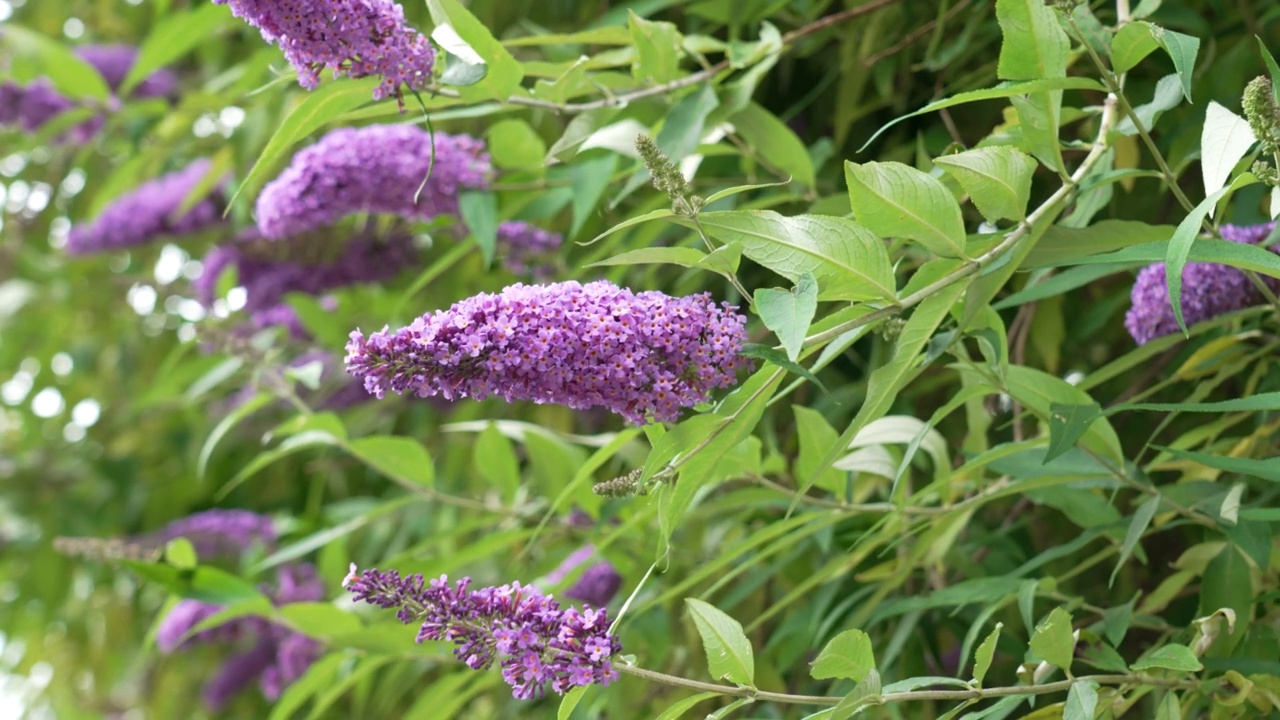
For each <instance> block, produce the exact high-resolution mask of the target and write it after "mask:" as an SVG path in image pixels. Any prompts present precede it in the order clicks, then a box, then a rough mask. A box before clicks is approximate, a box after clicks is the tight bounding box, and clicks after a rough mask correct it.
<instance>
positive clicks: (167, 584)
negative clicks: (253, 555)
mask: <svg viewBox="0 0 1280 720" xmlns="http://www.w3.org/2000/svg"><path fill="white" fill-rule="evenodd" d="M121 564H123V565H124V566H125V567H127V568H129V569H131V570H133V571H134V572H135V573H137V574H138V575H139V576H140V577H142V578H143V579H144V580H147V581H149V582H153V583H156V584H157V585H160V586H161V587H164V588H165V589H166V590H168V591H169V592H171V593H173V594H175V595H179V596H181V597H184V598H190V599H192V600H199V601H200V602H206V603H211V604H214V605H228V604H231V603H235V602H240V601H244V600H249V601H254V602H257V601H260V600H266V598H264V597H263V596H262V593H260V592H258V588H256V587H254V585H253V583H251V582H249V581H247V580H243V579H241V578H239V577H236V576H235V575H232V574H231V573H229V572H227V571H226V570H220V569H218V568H215V567H208V566H204V565H201V566H199V567H196V568H194V569H182V568H178V567H174V566H173V565H160V564H155V563H146V562H138V561H135V560H122V561H121ZM258 606H259V607H260V606H261V605H258Z"/></svg>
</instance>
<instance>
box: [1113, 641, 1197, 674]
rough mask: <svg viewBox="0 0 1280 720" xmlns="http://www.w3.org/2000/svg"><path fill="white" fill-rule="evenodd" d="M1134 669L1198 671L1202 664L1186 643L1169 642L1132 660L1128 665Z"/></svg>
mask: <svg viewBox="0 0 1280 720" xmlns="http://www.w3.org/2000/svg"><path fill="white" fill-rule="evenodd" d="M1130 667H1131V668H1132V669H1134V670H1156V669H1160V670H1179V671H1182V672H1199V671H1201V670H1203V669H1204V665H1202V664H1201V663H1200V660H1199V659H1198V658H1197V657H1196V656H1195V654H1194V653H1192V652H1191V648H1189V647H1187V646H1186V645H1178V644H1177V643H1170V644H1168V645H1162V646H1160V647H1158V648H1155V649H1154V650H1151V651H1150V652H1148V653H1145V654H1144V655H1143V656H1142V657H1140V658H1138V659H1137V660H1136V661H1134V663H1133V665H1131V666H1130Z"/></svg>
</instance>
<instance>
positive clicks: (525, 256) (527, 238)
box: [498, 221, 564, 280]
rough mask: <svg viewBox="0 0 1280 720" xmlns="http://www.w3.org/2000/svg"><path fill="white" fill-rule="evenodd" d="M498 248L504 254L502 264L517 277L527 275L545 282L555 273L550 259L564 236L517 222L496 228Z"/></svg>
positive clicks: (562, 242) (510, 222)
mask: <svg viewBox="0 0 1280 720" xmlns="http://www.w3.org/2000/svg"><path fill="white" fill-rule="evenodd" d="M498 243H499V247H500V248H501V249H502V251H503V252H504V253H505V257H503V260H502V265H503V267H505V268H506V269H508V270H510V271H511V272H513V273H515V274H517V275H526V274H527V275H530V276H532V277H533V278H534V279H536V280H546V279H547V278H549V277H551V275H552V273H553V272H554V270H555V266H554V265H552V262H551V261H552V259H553V258H554V254H555V252H556V251H557V250H559V249H560V246H561V245H562V244H564V236H562V235H560V234H559V233H553V232H550V231H547V230H543V229H542V228H540V227H536V226H534V225H530V224H529V223H525V222H519V221H508V222H504V223H502V224H501V225H499V226H498Z"/></svg>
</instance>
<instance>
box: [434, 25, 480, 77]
mask: <svg viewBox="0 0 1280 720" xmlns="http://www.w3.org/2000/svg"><path fill="white" fill-rule="evenodd" d="M431 40H432V41H433V42H434V43H435V44H436V47H438V48H440V49H441V50H444V72H443V73H441V75H440V83H441V84H443V85H452V86H455V87H466V86H468V85H475V84H476V83H478V82H480V81H481V80H483V79H484V78H485V77H486V76H487V75H488V74H489V65H488V63H486V62H485V61H484V58H483V57H481V56H480V54H479V53H477V52H476V51H475V48H473V47H471V45H470V43H468V42H467V41H466V40H463V39H462V38H461V37H459V35H458V31H457V30H455V29H454V28H453V26H452V25H449V24H448V23H445V24H441V25H437V26H436V28H435V29H434V30H432V31H431Z"/></svg>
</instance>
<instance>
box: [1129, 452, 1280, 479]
mask: <svg viewBox="0 0 1280 720" xmlns="http://www.w3.org/2000/svg"><path fill="white" fill-rule="evenodd" d="M1152 447H1153V448H1155V449H1156V450H1160V451H1162V452H1167V453H1169V454H1170V455H1173V456H1174V457H1176V458H1181V459H1183V460H1190V461H1191V462H1194V463H1199V464H1200V465H1204V466H1205V467H1211V468H1214V469H1215V470H1222V471H1223V472H1229V473H1235V474H1237V475H1243V476H1244V477H1253V478H1258V479H1259V480H1269V481H1271V482H1280V463H1277V462H1276V460H1275V458H1271V459H1269V460H1255V459H1253V458H1241V457H1229V456H1226V455H1212V454H1209V453H1202V452H1194V451H1192V450H1179V449H1178V448H1171V447H1164V446H1161V445H1152Z"/></svg>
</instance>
